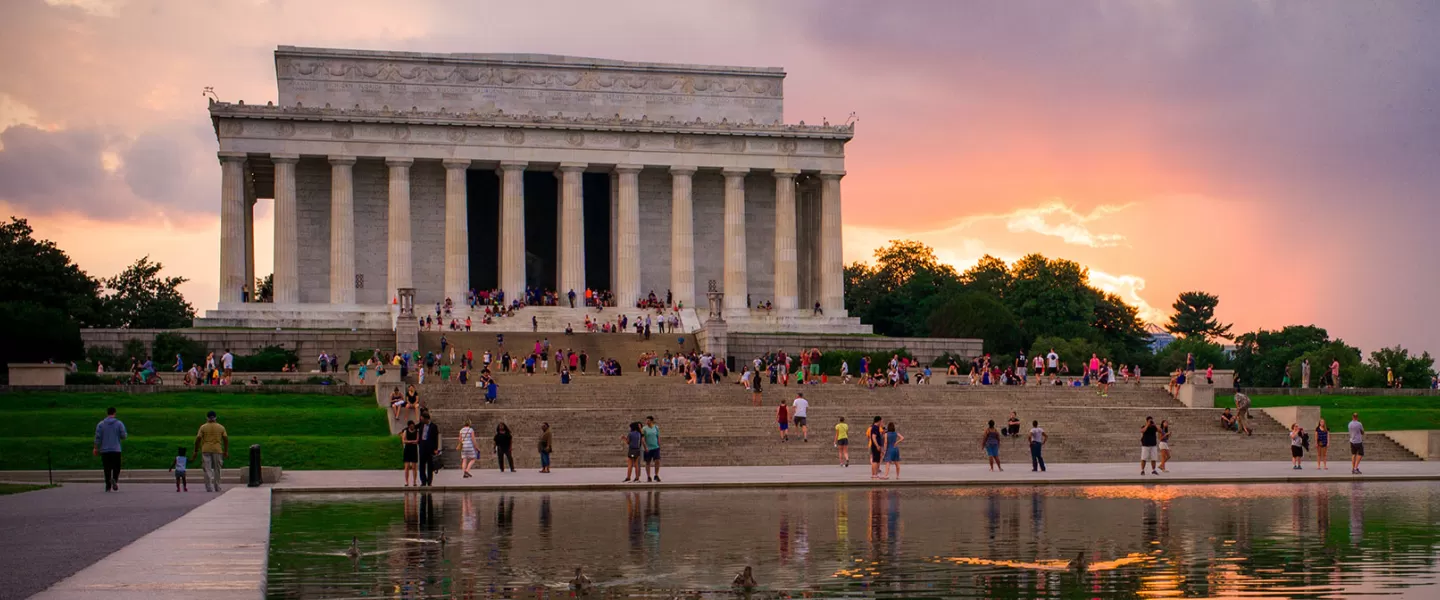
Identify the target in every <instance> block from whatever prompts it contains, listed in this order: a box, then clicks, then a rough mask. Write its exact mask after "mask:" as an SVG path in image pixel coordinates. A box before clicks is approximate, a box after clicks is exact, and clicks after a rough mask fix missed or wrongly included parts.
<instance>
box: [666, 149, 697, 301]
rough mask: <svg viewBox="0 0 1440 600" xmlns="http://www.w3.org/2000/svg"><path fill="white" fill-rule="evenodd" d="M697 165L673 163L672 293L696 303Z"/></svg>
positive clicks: (681, 299)
mask: <svg viewBox="0 0 1440 600" xmlns="http://www.w3.org/2000/svg"><path fill="white" fill-rule="evenodd" d="M694 180H695V167H670V293H672V294H674V295H675V303H676V304H678V305H683V306H686V307H688V308H694V307H695V203H694V195H693V187H692V184H693V183H694Z"/></svg>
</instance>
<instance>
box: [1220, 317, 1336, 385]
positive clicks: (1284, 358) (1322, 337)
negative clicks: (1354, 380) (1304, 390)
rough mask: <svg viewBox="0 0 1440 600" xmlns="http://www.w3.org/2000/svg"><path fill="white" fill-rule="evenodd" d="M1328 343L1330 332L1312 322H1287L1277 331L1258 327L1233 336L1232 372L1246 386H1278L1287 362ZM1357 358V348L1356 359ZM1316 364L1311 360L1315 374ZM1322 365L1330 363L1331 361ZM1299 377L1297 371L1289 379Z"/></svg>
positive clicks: (1314, 373) (1315, 374)
mask: <svg viewBox="0 0 1440 600" xmlns="http://www.w3.org/2000/svg"><path fill="white" fill-rule="evenodd" d="M1329 343H1330V334H1329V333H1326V331H1325V330H1324V329H1321V328H1319V327H1316V326H1314V325H1289V326H1286V327H1285V328H1283V329H1281V330H1279V331H1270V330H1266V329H1259V330H1256V331H1252V332H1249V333H1245V334H1241V335H1239V336H1236V338H1235V363H1234V364H1235V375H1236V376H1237V377H1239V378H1240V382H1241V383H1242V384H1243V385H1247V386H1267V385H1280V379H1281V378H1282V377H1283V376H1284V374H1285V366H1286V365H1288V364H1290V363H1292V362H1294V361H1295V360H1296V359H1299V358H1301V357H1302V355H1305V354H1306V353H1309V352H1315V351H1318V350H1320V349H1322V348H1324V347H1325V346H1326V345H1327V344H1329ZM1359 361H1360V356H1359V354H1358V351H1357V353H1356V355H1355V362H1357V363H1358V362H1359ZM1317 364H1319V363H1317V362H1316V361H1315V360H1314V359H1311V361H1310V365H1311V373H1312V374H1313V375H1314V376H1316V377H1318V376H1319V373H1318V371H1315V365H1317ZM1324 364H1325V365H1326V366H1329V364H1330V361H1329V360H1326V361H1325V362H1324ZM1341 376H1342V377H1343V376H1344V372H1342V373H1341ZM1298 377H1299V371H1298V370H1296V371H1293V372H1292V373H1291V379H1296V378H1298Z"/></svg>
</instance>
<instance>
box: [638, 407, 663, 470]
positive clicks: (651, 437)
mask: <svg viewBox="0 0 1440 600" xmlns="http://www.w3.org/2000/svg"><path fill="white" fill-rule="evenodd" d="M640 436H641V437H642V438H643V439H642V440H641V442H642V443H643V445H644V449H645V452H644V459H645V481H646V482H647V483H648V482H649V481H650V465H651V464H652V463H653V464H654V465H655V481H656V482H657V483H658V482H659V481H660V426H659V425H656V424H655V417H653V416H652V417H645V426H644V427H641V428H640ZM636 478H637V479H638V478H639V475H636Z"/></svg>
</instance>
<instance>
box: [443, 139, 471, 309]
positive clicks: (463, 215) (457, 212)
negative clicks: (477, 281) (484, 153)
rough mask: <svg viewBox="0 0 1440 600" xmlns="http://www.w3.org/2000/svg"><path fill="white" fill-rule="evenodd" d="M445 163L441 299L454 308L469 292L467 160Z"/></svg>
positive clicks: (468, 163) (468, 164)
mask: <svg viewBox="0 0 1440 600" xmlns="http://www.w3.org/2000/svg"><path fill="white" fill-rule="evenodd" d="M444 163H445V297H446V298H450V299H451V300H454V301H455V303H456V304H457V305H460V304H463V303H464V302H465V291H466V290H468V289H469V288H470V220H469V219H470V212H469V210H468V209H467V205H468V203H469V197H468V196H467V195H466V194H467V192H466V187H465V186H466V183H465V172H466V170H468V169H469V168H470V161H468V160H446V161H444Z"/></svg>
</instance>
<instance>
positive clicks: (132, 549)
mask: <svg viewBox="0 0 1440 600" xmlns="http://www.w3.org/2000/svg"><path fill="white" fill-rule="evenodd" d="M137 487H138V486H137ZM172 489H173V488H172ZM122 493H123V492H122ZM171 493H172V494H174V492H173V491H172V492H171ZM191 494H192V495H196V494H195V493H194V492H191ZM177 495H179V494H177ZM199 495H202V496H203V495H204V494H203V492H202V493H201V494H199ZM211 497H213V498H214V500H213V501H211V502H209V503H207V504H205V505H204V506H201V507H199V508H197V509H195V510H193V511H191V512H190V513H189V514H187V515H185V516H183V517H181V518H179V519H177V520H175V521H174V522H172V523H170V524H169V525H166V526H164V527H161V528H159V529H157V530H155V531H154V532H152V533H150V534H149V535H146V536H145V537H142V538H140V539H139V540H137V541H136V542H135V543H133V544H130V545H129V546H126V547H124V548H122V549H121V550H120V551H118V552H115V553H114V554H111V555H110V556H107V557H105V558H104V559H103V560H101V561H100V562H97V563H95V564H93V565H90V566H89V567H87V568H85V569H84V570H82V571H80V572H79V573H76V574H75V575H73V576H71V577H69V578H66V579H65V580H64V581H61V582H60V583H57V584H55V585H54V586H52V587H50V588H49V589H47V590H45V591H43V592H41V593H39V594H37V595H36V596H34V597H35V598H36V599H38V600H89V599H92V598H94V599H101V598H103V599H105V600H117V599H118V600H171V599H173V600H194V599H197V598H203V599H205V600H231V599H236V600H239V599H242V598H243V599H245V600H256V599H258V598H262V597H264V595H265V561H266V558H267V557H266V554H267V551H268V548H269V542H270V490H268V489H265V488H231V489H230V490H228V491H226V492H225V493H224V494H221V495H219V496H215V495H211ZM7 556H10V557H22V558H23V559H24V560H22V561H12V563H13V562H26V561H29V560H30V559H31V557H29V556H27V555H26V554H24V553H9V554H7Z"/></svg>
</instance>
